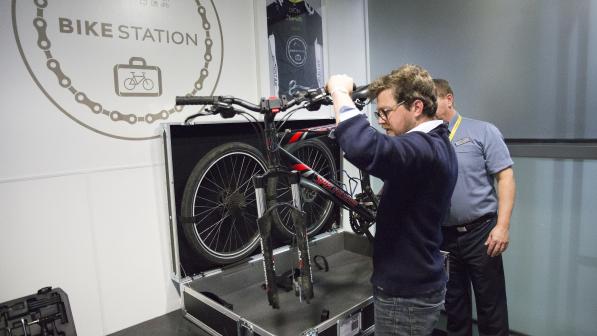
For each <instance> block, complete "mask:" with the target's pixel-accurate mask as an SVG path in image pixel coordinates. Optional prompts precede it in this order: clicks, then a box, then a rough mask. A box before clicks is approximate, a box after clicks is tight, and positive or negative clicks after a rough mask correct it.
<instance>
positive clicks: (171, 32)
mask: <svg viewBox="0 0 597 336" xmlns="http://www.w3.org/2000/svg"><path fill="white" fill-rule="evenodd" d="M12 21H13V30H14V35H15V39H16V43H17V46H18V49H19V52H20V54H21V57H22V59H23V62H24V63H25V65H26V67H27V69H28V71H29V73H30V74H31V77H32V79H33V81H34V82H35V83H36V84H37V86H38V87H39V89H40V90H41V91H42V92H43V93H44V94H45V95H46V96H47V97H48V99H49V100H50V101H51V102H52V103H53V104H54V105H55V106H56V107H57V108H58V109H59V110H60V111H62V112H63V113H64V114H66V115H67V116H69V117H70V118H71V119H73V120H74V121H76V122H77V123H79V124H80V125H82V126H85V127H86V128H88V129H91V130H93V131H95V132H98V133H100V134H103V135H106V136H110V137H115V138H120V139H130V140H142V139H151V138H156V137H158V136H159V135H158V129H159V127H157V124H158V123H159V122H163V121H169V122H171V121H181V120H183V119H184V118H185V117H186V116H187V115H188V114H190V113H192V112H196V110H197V108H192V107H190V108H189V107H187V108H186V109H187V111H185V108H184V107H177V106H174V97H175V96H177V95H185V94H188V95H211V94H212V93H213V92H214V90H215V88H216V86H217V84H218V81H219V78H220V73H221V70H222V60H223V55H224V50H223V36H222V29H221V24H220V21H219V17H218V13H217V10H216V8H215V5H214V3H213V1H210V0H185V1H183V0H176V1H175V0H104V1H96V0H79V1H52V0H19V1H16V0H13V1H12ZM185 112H187V113H185Z"/></svg>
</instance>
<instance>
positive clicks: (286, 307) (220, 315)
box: [181, 232, 374, 336]
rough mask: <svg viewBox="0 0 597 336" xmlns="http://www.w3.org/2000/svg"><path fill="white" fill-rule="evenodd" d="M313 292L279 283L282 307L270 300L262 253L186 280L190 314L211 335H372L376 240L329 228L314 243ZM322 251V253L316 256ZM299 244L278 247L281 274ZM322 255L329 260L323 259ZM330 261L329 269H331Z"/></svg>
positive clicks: (183, 287)
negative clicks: (304, 295) (304, 297)
mask: <svg viewBox="0 0 597 336" xmlns="http://www.w3.org/2000/svg"><path fill="white" fill-rule="evenodd" d="M309 250H310V255H311V260H313V258H317V259H318V260H319V262H318V264H316V263H312V270H313V291H314V297H313V298H312V299H311V300H310V302H309V303H306V302H300V301H299V297H298V296H297V295H295V292H294V291H293V290H290V291H285V290H284V289H282V288H279V290H278V293H279V298H280V309H273V308H271V307H270V306H269V305H268V301H267V297H266V292H265V290H264V289H263V288H262V287H263V284H264V280H263V279H264V271H263V262H262V258H261V256H260V255H257V256H254V257H253V258H252V259H251V260H249V261H247V262H245V263H242V264H239V265H234V266H232V267H224V268H219V269H215V270H212V271H210V272H206V273H204V274H203V275H202V276H201V277H198V278H196V279H193V280H190V281H188V282H184V283H182V284H181V295H182V305H183V311H184V313H185V317H186V318H187V319H189V320H190V321H192V322H193V323H195V324H196V325H198V326H199V327H201V328H202V329H203V330H204V331H206V332H208V333H209V334H211V335H238V336H240V335H261V336H266V335H268V336H269V335H313V336H315V335H326V336H331V335H334V336H336V335H338V336H340V335H342V336H347V335H348V336H352V335H368V334H371V333H372V332H373V331H374V327H373V325H374V315H373V298H372V296H371V294H372V290H371V284H370V282H369V277H370V275H371V271H372V263H371V256H370V255H371V244H370V243H369V241H368V240H367V239H366V238H364V237H361V236H356V235H354V234H352V233H348V232H336V233H330V232H328V233H324V234H321V235H319V236H317V237H315V238H314V239H311V241H310V243H309ZM316 256H322V257H316ZM296 258H297V255H296V249H294V248H291V247H289V246H284V247H281V248H278V249H276V250H275V251H274V260H275V265H276V273H277V274H278V275H280V274H282V273H284V272H285V271H286V270H287V269H291V268H292V265H293V263H295V262H296ZM322 260H326V262H327V264H326V263H325V262H322ZM326 266H327V271H326Z"/></svg>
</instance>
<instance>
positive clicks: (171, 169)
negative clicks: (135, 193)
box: [162, 119, 340, 283]
mask: <svg viewBox="0 0 597 336" xmlns="http://www.w3.org/2000/svg"><path fill="white" fill-rule="evenodd" d="M332 123H335V120H334V119H313V120H290V121H288V122H287V123H286V124H285V128H289V129H300V128H306V127H314V126H322V125H329V124H332ZM163 126H164V131H163V133H162V141H163V146H164V149H163V153H164V156H165V157H164V162H165V175H166V191H167V196H168V215H169V234H170V247H171V278H172V279H173V280H174V281H175V282H177V283H181V282H186V281H188V280H190V279H191V278H193V277H197V276H201V274H202V273H203V272H207V271H209V270H213V269H216V268H218V267H221V266H222V265H218V264H214V263H209V262H206V261H203V260H201V261H199V260H198V258H195V252H194V250H193V249H192V248H191V247H190V245H189V243H188V242H187V240H186V239H185V237H184V234H183V232H182V226H181V221H180V218H181V216H180V209H181V203H182V198H183V191H184V188H185V185H186V183H187V179H188V178H189V176H190V175H191V172H192V170H193V168H194V167H195V165H196V164H197V162H198V161H199V160H201V158H202V157H203V156H205V154H207V152H209V151H210V150H211V149H213V148H214V147H216V146H219V145H222V144H224V143H228V142H244V143H247V144H249V145H252V146H253V147H255V148H258V149H261V143H260V142H259V140H260V138H259V137H258V136H257V135H256V134H255V130H254V128H253V126H252V125H251V124H249V123H246V122H244V123H243V122H241V123H239V122H236V123H215V124H194V125H184V124H180V123H178V124H177V123H167V124H164V125H163ZM328 142H329V144H330V149H331V150H332V152H333V153H335V154H336V156H337V157H338V162H337V163H338V167H340V164H339V163H340V154H339V151H338V149H337V146H336V145H335V143H334V142H333V141H328ZM332 147H334V148H332ZM278 245H280V244H278Z"/></svg>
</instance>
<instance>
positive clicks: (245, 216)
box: [181, 142, 266, 265]
mask: <svg viewBox="0 0 597 336" xmlns="http://www.w3.org/2000/svg"><path fill="white" fill-rule="evenodd" d="M265 169H266V164H265V160H264V159H263V155H262V154H261V152H260V151H259V150H257V149H256V148H255V147H253V146H250V145H248V144H245V143H241V142H230V143H226V144H223V145H220V146H218V147H215V148H214V149H212V150H211V151H209V152H208V153H207V154H206V155H205V156H203V158H201V160H199V162H197V164H196V165H195V167H194V168H193V170H192V172H191V175H190V177H189V179H188V180H187V183H186V186H185V188H184V192H183V197H182V204H181V214H182V216H183V218H192V221H190V220H189V221H185V222H184V223H183V224H182V229H183V234H184V236H185V238H186V239H187V241H188V242H189V243H190V245H191V246H192V247H193V249H194V250H195V251H196V252H197V253H198V255H199V257H201V258H203V259H205V260H207V261H209V262H212V263H217V264H224V265H225V264H230V263H234V262H237V261H239V260H242V259H244V258H246V257H248V256H250V255H251V254H252V253H253V251H255V249H256V248H257V247H258V245H259V228H258V226H257V205H256V203H255V189H254V187H253V181H252V176H254V175H255V174H263V173H264V172H265Z"/></svg>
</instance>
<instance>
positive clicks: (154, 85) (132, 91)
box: [114, 57, 162, 97]
mask: <svg viewBox="0 0 597 336" xmlns="http://www.w3.org/2000/svg"><path fill="white" fill-rule="evenodd" d="M114 90H115V92H116V94H117V95H119V96H122V97H157V96H161V95H162V71H161V70H160V68H159V67H157V66H151V65H147V62H145V59H144V58H142V57H131V58H130V59H129V63H128V64H116V65H115V66H114Z"/></svg>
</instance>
